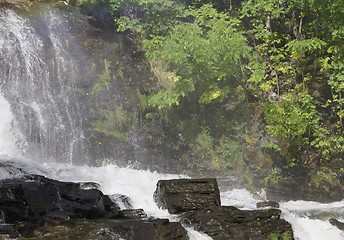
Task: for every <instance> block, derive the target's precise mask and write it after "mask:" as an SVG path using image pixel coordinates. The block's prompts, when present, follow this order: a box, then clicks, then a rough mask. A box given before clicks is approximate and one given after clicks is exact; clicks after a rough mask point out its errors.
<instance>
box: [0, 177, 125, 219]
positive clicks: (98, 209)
mask: <svg viewBox="0 0 344 240" xmlns="http://www.w3.org/2000/svg"><path fill="white" fill-rule="evenodd" d="M119 211H120V209H119V207H118V206H117V205H116V204H115V203H113V202H112V201H111V200H110V198H109V197H108V196H106V195H104V194H103V193H102V192H101V191H99V190H97V189H89V190H84V189H81V188H80V184H78V183H69V182H60V181H56V180H52V179H48V178H45V177H43V176H39V175H31V176H27V177H25V178H22V179H6V180H2V181H1V182H0V213H1V215H2V216H3V221H4V222H5V223H16V222H18V221H36V220H37V219H41V218H47V219H70V218H90V219H92V218H100V217H104V216H105V215H116V214H118V213H119Z"/></svg>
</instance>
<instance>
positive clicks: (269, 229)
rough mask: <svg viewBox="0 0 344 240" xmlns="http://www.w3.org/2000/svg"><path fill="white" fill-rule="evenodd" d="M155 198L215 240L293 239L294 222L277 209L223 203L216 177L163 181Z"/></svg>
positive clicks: (159, 183)
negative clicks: (247, 209)
mask: <svg viewBox="0 0 344 240" xmlns="http://www.w3.org/2000/svg"><path fill="white" fill-rule="evenodd" d="M154 198H155V201H156V202H157V204H158V206H160V207H162V208H165V209H168V211H169V212H170V213H182V215H181V222H182V223H184V224H186V225H191V226H192V227H194V228H195V229H196V230H198V231H201V232H205V233H206V234H208V235H209V236H210V237H212V238H213V239H215V240H217V239H219V240H220V239H221V240H222V239H226V240H231V239H233V240H247V239H255V240H265V239H285V240H289V239H293V232H292V228H291V225H290V224H289V223H288V222H287V221H285V220H283V219H281V218H280V215H281V211H280V210H278V209H265V210H255V211H243V210H239V209H237V208H235V207H229V206H220V205H221V203H220V193H219V189H218V186H217V181H216V179H213V178H209V179H172V180H160V181H159V182H158V184H157V189H156V191H155V193H154ZM277 204H278V203H277ZM275 207H276V205H275ZM277 207H278V206H277ZM276 237H277V238H276Z"/></svg>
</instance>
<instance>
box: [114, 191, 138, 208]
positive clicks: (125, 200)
mask: <svg viewBox="0 0 344 240" xmlns="http://www.w3.org/2000/svg"><path fill="white" fill-rule="evenodd" d="M109 197H110V198H111V200H112V201H113V202H115V203H116V204H117V205H118V206H119V207H120V208H121V209H131V208H133V204H132V202H131V200H130V198H129V197H128V196H125V195H123V194H112V195H110V196H109Z"/></svg>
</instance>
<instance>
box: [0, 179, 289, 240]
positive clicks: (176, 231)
mask: <svg viewBox="0 0 344 240" xmlns="http://www.w3.org/2000/svg"><path fill="white" fill-rule="evenodd" d="M97 187H98V185H97V184H94V183H72V182H60V181H57V180H52V179H49V178H46V177H44V176H40V175H26V176H25V177H22V178H20V179H5V180H2V181H0V239H10V238H17V239H25V238H34V239H129V240H136V239H140V240H146V239H147V240H151V239H156V240H158V239H161V240H165V239H166V240H172V239H178V240H184V239H188V235H187V231H186V230H185V229H184V227H183V226H182V224H183V225H185V226H191V227H193V228H195V229H196V230H198V231H201V232H204V233H206V234H208V235H209V236H210V237H212V238H213V239H236V240H241V239H242V240H243V239H245V240H246V239H257V240H259V239H284V240H288V239H294V238H293V234H292V229H291V225H290V224H289V223H288V222H286V221H285V220H283V219H281V218H280V216H281V212H280V210H278V209H263V210H254V211H243V210H239V209H237V208H235V207H230V206H221V202H220V194H219V189H218V187H217V183H216V179H177V180H161V181H159V182H158V184H157V189H156V191H155V193H154V199H155V201H156V202H157V204H158V206H159V207H161V208H164V209H167V210H168V211H169V212H171V213H174V214H180V222H181V223H182V224H181V223H179V222H170V221H169V220H168V219H153V218H148V217H147V216H146V214H145V212H144V210H143V209H130V207H131V206H130V200H129V199H128V197H126V196H119V195H113V196H107V195H104V194H103V193H102V192H101V191H100V190H98V189H97ZM119 201H122V202H119ZM120 205H121V206H127V207H128V209H121V208H120V207H119V206H120Z"/></svg>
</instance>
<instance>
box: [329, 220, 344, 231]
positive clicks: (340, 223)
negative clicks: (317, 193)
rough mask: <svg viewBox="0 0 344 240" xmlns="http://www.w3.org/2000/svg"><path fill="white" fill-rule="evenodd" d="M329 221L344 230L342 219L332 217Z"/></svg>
mask: <svg viewBox="0 0 344 240" xmlns="http://www.w3.org/2000/svg"><path fill="white" fill-rule="evenodd" d="M329 222H330V223H331V224H332V225H334V226H336V227H337V228H338V229H340V230H342V231H344V223H343V222H340V221H338V220H337V219H335V218H331V219H330V220H329Z"/></svg>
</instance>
